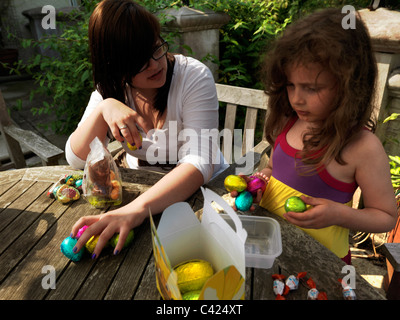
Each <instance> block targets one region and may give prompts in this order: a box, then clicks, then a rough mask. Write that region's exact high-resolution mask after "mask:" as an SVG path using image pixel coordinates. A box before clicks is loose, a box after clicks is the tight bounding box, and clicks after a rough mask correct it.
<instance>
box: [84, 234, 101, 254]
mask: <svg viewBox="0 0 400 320" xmlns="http://www.w3.org/2000/svg"><path fill="white" fill-rule="evenodd" d="M99 237H100V236H92V237H91V238H90V239H89V240H88V242H86V243H85V248H86V250H87V251H89V252H90V253H93V251H94V248H96V244H97V241H99Z"/></svg>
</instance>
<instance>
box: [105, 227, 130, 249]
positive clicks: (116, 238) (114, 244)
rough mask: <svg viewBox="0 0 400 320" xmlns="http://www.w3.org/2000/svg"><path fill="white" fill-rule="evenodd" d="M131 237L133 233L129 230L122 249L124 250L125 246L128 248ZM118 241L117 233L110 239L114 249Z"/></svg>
mask: <svg viewBox="0 0 400 320" xmlns="http://www.w3.org/2000/svg"><path fill="white" fill-rule="evenodd" d="M133 237H134V232H133V230H131V231H129V233H128V236H127V237H126V240H125V243H124V248H126V247H127V246H129V245H130V244H131V243H132V241H133ZM118 240H119V233H116V234H114V235H113V237H112V238H111V239H110V244H111V246H113V247H114V248H115V247H116V246H117V243H118Z"/></svg>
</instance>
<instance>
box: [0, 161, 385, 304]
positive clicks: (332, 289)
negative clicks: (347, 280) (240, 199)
mask: <svg viewBox="0 0 400 320" xmlns="http://www.w3.org/2000/svg"><path fill="white" fill-rule="evenodd" d="M72 172H74V171H73V170H72V169H71V168H70V167H68V166H50V167H35V168H28V169H19V170H10V171H3V172H0V299H3V300H25V299H30V300H53V299H57V300H72V299H78V300H83V299H90V300H101V299H104V300H129V299H135V300H149V299H151V300H159V299H160V295H159V293H158V291H157V288H156V281H155V270H154V258H153V253H152V241H151V232H150V226H149V221H148V220H146V221H145V222H144V223H143V224H142V225H141V226H139V227H137V228H136V229H135V239H134V242H133V244H132V245H131V246H130V247H129V248H128V249H124V250H122V252H121V253H120V254H118V255H117V256H114V255H113V254H112V250H111V249H109V250H107V249H104V250H103V252H102V254H101V255H100V256H99V257H98V258H97V259H96V260H91V259H90V257H89V256H86V257H84V258H82V260H81V261H79V262H72V261H70V260H68V259H67V258H66V257H64V255H63V254H62V253H61V252H60V244H61V242H62V241H63V239H64V238H66V237H67V236H68V235H69V234H70V231H71V227H72V225H73V224H74V223H75V222H76V221H77V220H78V218H79V217H81V216H84V215H90V214H98V213H101V212H102V210H101V209H96V208H94V207H92V206H91V205H90V204H89V203H88V202H87V201H86V200H84V199H79V200H78V201H75V202H73V203H72V204H68V205H63V204H61V203H59V202H58V201H56V200H54V199H50V198H49V197H47V195H46V193H47V191H48V190H49V188H50V187H51V186H52V185H53V184H54V183H55V182H56V181H57V180H58V179H59V178H60V177H61V176H63V175H65V174H69V173H72ZM121 175H122V180H123V204H126V203H128V202H130V201H132V200H133V199H134V198H135V197H137V196H138V195H139V194H140V193H142V192H144V191H146V190H147V189H148V188H150V187H151V186H152V185H153V184H154V183H155V182H156V181H158V180H159V179H160V178H161V176H162V174H160V173H155V172H154V173H153V172H149V171H140V170H129V169H121ZM221 181H223V180H222V177H221V178H220V179H216V180H215V181H214V182H212V183H210V184H209V185H207V186H206V187H209V188H211V189H212V190H214V191H215V192H217V193H219V194H220V195H223V194H226V191H225V190H224V189H223V183H222V182H221ZM188 202H189V203H190V205H191V206H192V208H193V210H195V211H198V213H199V214H201V210H202V207H203V197H202V194H201V192H200V190H199V191H198V192H197V193H196V194H195V195H193V196H192V197H191V198H190V199H188ZM255 214H257V215H266V216H271V217H273V218H275V219H276V220H277V221H278V222H279V224H280V227H281V232H282V242H283V252H282V254H281V255H280V257H278V258H277V259H276V260H275V262H274V265H273V267H272V268H271V269H253V268H246V293H245V298H246V299H251V300H262V299H268V300H273V299H275V295H274V293H273V290H272V277H271V275H272V274H274V273H282V274H284V275H286V276H288V275H291V274H297V273H298V272H302V271H306V272H307V276H306V279H308V278H309V277H312V278H313V279H314V281H315V283H316V285H317V289H319V290H320V291H325V292H326V293H327V296H328V299H332V300H335V299H343V297H342V291H341V285H340V283H339V282H338V280H337V279H338V278H342V277H344V276H346V273H342V268H343V267H344V266H345V264H344V263H343V262H342V261H341V260H340V259H338V258H337V257H336V256H335V255H333V254H332V253H331V252H330V251H329V250H327V249H326V248H325V247H323V246H322V245H320V244H319V243H318V242H316V241H315V240H313V239H312V238H310V237H309V236H308V235H307V234H305V233H304V232H303V231H301V230H300V229H298V228H296V227H294V226H293V225H291V224H289V223H287V222H286V221H284V220H283V219H280V218H279V217H276V216H274V215H271V214H270V213H268V212H266V211H265V210H263V209H262V208H258V209H257V210H256V212H255ZM159 217H160V215H157V216H156V217H155V222H156V224H157V223H158V221H159ZM51 275H54V276H55V279H56V280H55V283H54V285H55V286H54V287H53V288H52V287H51V285H52V282H51ZM307 291H308V288H307V286H306V285H305V283H304V282H301V283H300V287H299V289H298V290H296V291H293V292H290V293H289V295H288V296H287V299H306V297H307ZM356 294H357V298H358V299H385V297H383V296H382V295H381V294H380V293H379V292H378V291H377V290H375V289H374V288H373V287H372V286H371V285H370V284H369V283H368V282H366V281H365V280H364V279H363V278H362V277H361V276H360V275H358V274H356Z"/></svg>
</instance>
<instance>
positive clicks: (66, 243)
mask: <svg viewBox="0 0 400 320" xmlns="http://www.w3.org/2000/svg"><path fill="white" fill-rule="evenodd" d="M77 242H78V239H74V238H71V237H68V238H65V239H64V240H63V242H62V243H61V246H60V250H61V252H62V253H63V254H64V256H66V257H67V258H68V259H70V260H72V261H79V260H81V259H82V256H83V253H84V250H82V249H81V250H80V251H79V252H74V251H73V249H74V247H75V245H76V243H77Z"/></svg>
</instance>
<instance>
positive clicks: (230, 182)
mask: <svg viewBox="0 0 400 320" xmlns="http://www.w3.org/2000/svg"><path fill="white" fill-rule="evenodd" d="M224 186H225V189H226V190H227V191H229V192H232V191H237V192H242V191H244V190H246V188H247V183H246V180H244V178H242V177H241V176H236V175H233V174H231V175H229V176H227V177H226V178H225V180H224Z"/></svg>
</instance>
